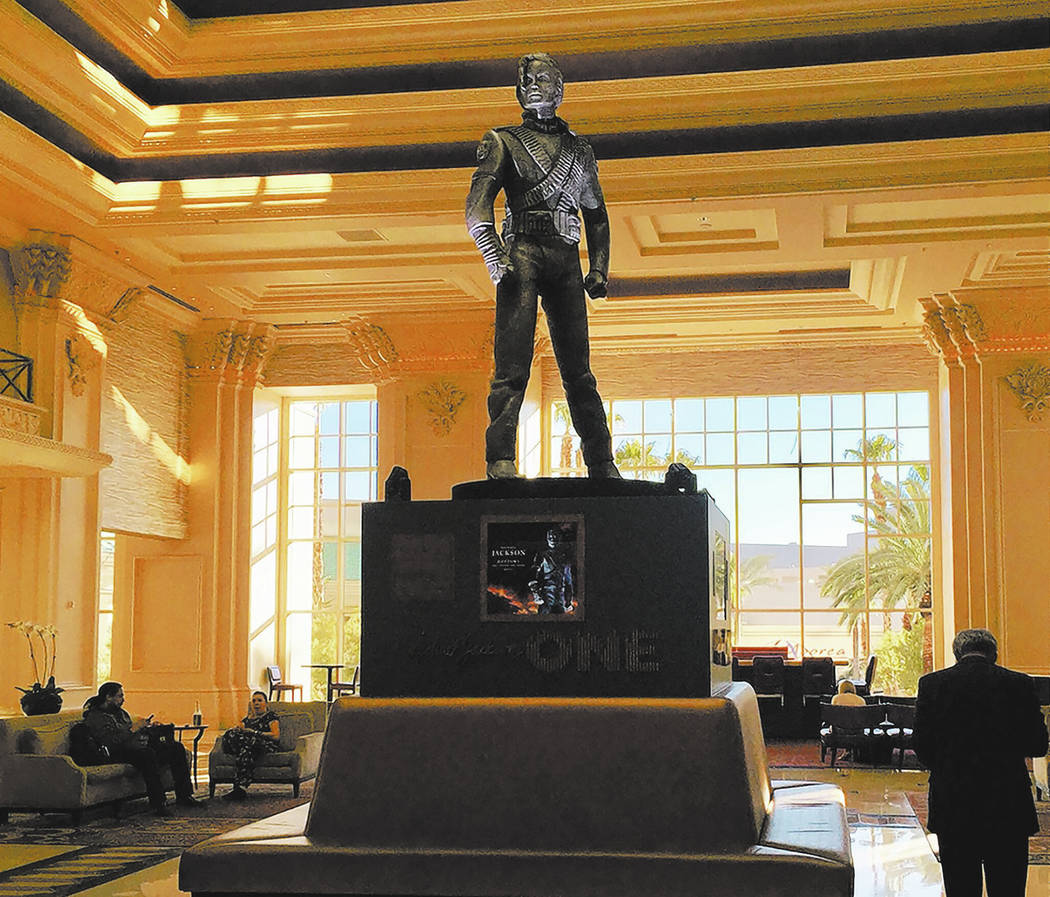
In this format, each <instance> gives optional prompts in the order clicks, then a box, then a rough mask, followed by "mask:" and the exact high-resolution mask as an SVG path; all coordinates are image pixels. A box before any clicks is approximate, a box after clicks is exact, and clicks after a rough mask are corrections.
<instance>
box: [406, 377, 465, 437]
mask: <svg viewBox="0 0 1050 897" xmlns="http://www.w3.org/2000/svg"><path fill="white" fill-rule="evenodd" d="M416 398H417V399H419V401H420V402H421V403H422V405H423V410H424V411H425V412H426V413H427V414H428V415H429V416H430V428H431V429H432V430H433V431H434V434H435V435H437V436H447V435H448V434H449V433H450V432H451V431H452V426H453V425H454V424H455V422H456V415H457V414H458V413H459V409H460V406H461V405H462V404H463V403H464V402H465V401H466V400H467V394H466V393H465V392H463V390H461V389H460V388H459V387H458V386H456V384H455V383H452V382H451V381H449V380H437V381H435V382H434V383H431V384H429V385H428V386H426V387H425V388H424V389H422V390H420V391H419V392H418V393H416Z"/></svg>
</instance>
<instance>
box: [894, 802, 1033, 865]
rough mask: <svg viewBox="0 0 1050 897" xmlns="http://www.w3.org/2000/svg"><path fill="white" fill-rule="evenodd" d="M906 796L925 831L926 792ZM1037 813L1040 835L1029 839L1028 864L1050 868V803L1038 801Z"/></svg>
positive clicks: (926, 813) (927, 808) (926, 812)
mask: <svg viewBox="0 0 1050 897" xmlns="http://www.w3.org/2000/svg"><path fill="white" fill-rule="evenodd" d="M905 795H906V796H907V798H908V803H910V804H911V806H912V809H913V810H914V811H915V815H916V816H917V817H918V819H919V823H920V824H921V825H922V827H923V830H925V829H926V819H927V815H928V812H929V807H928V806H927V800H926V792H925V791H906V792H905ZM1035 811H1036V814H1037V815H1038V816H1039V834H1038V835H1034V836H1033V837H1031V838H1029V839H1028V863H1029V865H1032V866H1050V802H1047V801H1045V800H1044V801H1037V802H1036V805H1035Z"/></svg>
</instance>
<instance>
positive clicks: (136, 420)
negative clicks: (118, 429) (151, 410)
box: [110, 386, 190, 485]
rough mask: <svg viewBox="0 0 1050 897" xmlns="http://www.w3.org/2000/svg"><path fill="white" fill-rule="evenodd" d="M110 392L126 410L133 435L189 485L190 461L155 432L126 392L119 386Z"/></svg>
mask: <svg viewBox="0 0 1050 897" xmlns="http://www.w3.org/2000/svg"><path fill="white" fill-rule="evenodd" d="M110 392H111V394H112V396H113V401H115V402H116V403H117V405H119V406H120V407H121V408H122V409H123V411H124V420H125V421H127V424H128V429H129V430H130V431H131V435H132V436H134V437H135V438H136V439H137V440H138V441H139V442H141V443H142V444H143V445H148V446H149V447H150V448H152V449H153V454H154V455H156V457H157V460H159V461H160V463H161V464H163V465H164V466H165V467H166V468H168V470H170V471H171V472H172V474H173V475H174V476H175V478H176V479H178V480H179V481H180V482H183V483H186V484H187V485H188V484H189V482H190V465H189V462H187V461H186V460H185V459H184V458H182V457H181V456H180V455H179V454H178V453H176V452H175V451H173V450H172V448H171V447H170V446H169V445H168V444H167V443H166V442H165V441H164V440H163V439H161V437H160V436H158V435H157V433H155V432H154V430H153V428H152V427H151V426H150V425H149V424H148V423H146V421H145V419H144V418H143V417H142V415H141V414H139V413H138V412H137V411H136V410H135V408H134V406H133V405H132V404H131V402H129V401H128V400H127V399H126V398H124V394H123V393H122V392H121V391H120V390H119V389H118V388H117V387H115V386H111V387H110Z"/></svg>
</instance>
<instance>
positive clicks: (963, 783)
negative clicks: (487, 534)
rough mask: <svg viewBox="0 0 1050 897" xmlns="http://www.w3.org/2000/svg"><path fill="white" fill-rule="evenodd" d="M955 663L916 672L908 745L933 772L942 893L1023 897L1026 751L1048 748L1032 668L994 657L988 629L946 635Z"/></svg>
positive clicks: (1028, 830) (1032, 822)
mask: <svg viewBox="0 0 1050 897" xmlns="http://www.w3.org/2000/svg"><path fill="white" fill-rule="evenodd" d="M952 651H953V652H954V654H955V659H956V661H957V662H956V664H955V666H953V667H949V668H948V669H945V670H939V671H937V672H936V673H928V674H927V675H925V676H923V677H922V678H921V679H920V680H919V698H918V706H917V708H916V715H915V751H916V753H917V754H918V757H919V760H920V761H922V763H923V764H924V765H925V766H926V767H928V768H929V770H930V816H929V829H930V831H931V832H936V833H937V839H938V842H939V843H940V855H941V871H942V873H943V875H944V890H945V893H946V894H947V897H971V895H972V897H980V895H981V867H982V866H983V867H984V877H985V883H986V886H987V889H988V897H1024V892H1025V880H1026V878H1027V868H1028V838H1029V836H1031V835H1034V834H1035V833H1036V832H1038V831H1039V822H1038V820H1037V818H1036V815H1035V804H1034V802H1033V800H1032V786H1031V784H1030V782H1029V780H1028V769H1027V767H1026V766H1025V757H1033V756H1035V757H1039V756H1042V755H1043V754H1045V753H1046V751H1047V730H1046V724H1045V723H1044V722H1043V717H1042V714H1041V713H1040V711H1039V702H1038V701H1037V700H1036V694H1035V683H1034V682H1033V681H1032V679H1031V677H1030V676H1026V675H1025V674H1024V673H1016V672H1014V671H1013V670H1008V669H1006V668H1005V667H1001V666H997V665H996V663H995V660H996V657H997V656H998V645H997V644H996V641H995V636H994V635H992V633H990V632H989V631H988V630H987V629H964V630H963V631H962V632H960V633H959V634H958V635H956V636H955V641H954V642H952Z"/></svg>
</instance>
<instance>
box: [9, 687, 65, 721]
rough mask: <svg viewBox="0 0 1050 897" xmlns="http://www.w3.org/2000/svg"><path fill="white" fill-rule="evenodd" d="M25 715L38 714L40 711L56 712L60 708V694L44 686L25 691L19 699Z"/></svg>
mask: <svg viewBox="0 0 1050 897" xmlns="http://www.w3.org/2000/svg"><path fill="white" fill-rule="evenodd" d="M19 703H20V704H21V705H22V712H23V713H24V714H25V715H26V716H40V715H41V714H42V713H58V711H59V710H61V709H62V695H60V694H59V693H58V692H57V691H50V690H48V689H45V688H41V689H37V690H34V691H27V692H26V693H25V694H24V695H22V700H21V701H19Z"/></svg>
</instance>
